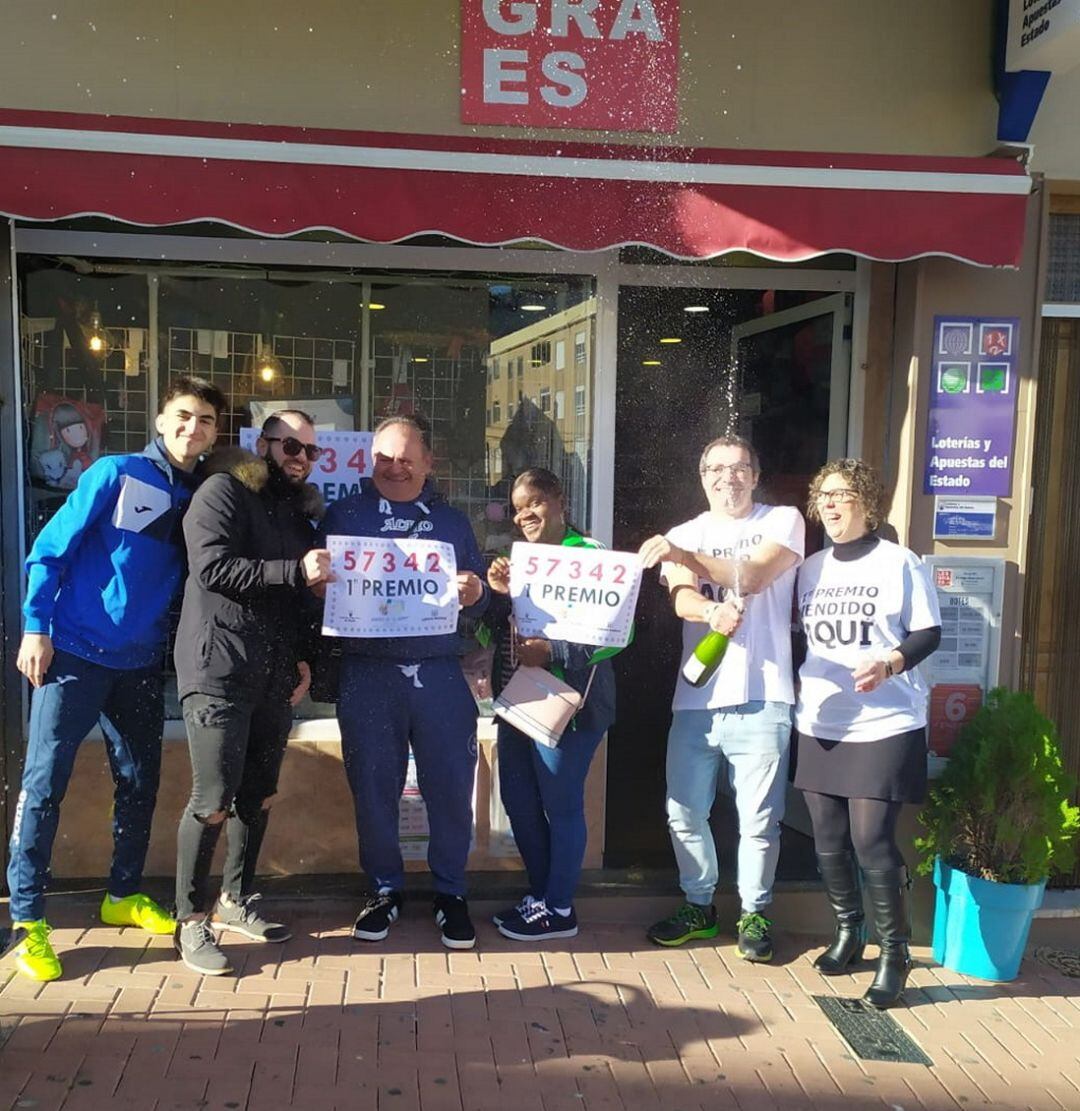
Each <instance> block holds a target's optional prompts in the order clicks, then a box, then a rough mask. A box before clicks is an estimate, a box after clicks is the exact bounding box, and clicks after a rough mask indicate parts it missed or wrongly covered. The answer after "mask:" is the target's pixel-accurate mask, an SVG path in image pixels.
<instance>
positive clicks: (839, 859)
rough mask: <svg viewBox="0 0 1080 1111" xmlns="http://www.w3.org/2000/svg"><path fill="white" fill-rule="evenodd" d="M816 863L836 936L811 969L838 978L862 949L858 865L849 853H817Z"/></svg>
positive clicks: (863, 928) (863, 927)
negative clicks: (833, 919) (834, 920)
mask: <svg viewBox="0 0 1080 1111" xmlns="http://www.w3.org/2000/svg"><path fill="white" fill-rule="evenodd" d="M817 863H818V870H819V871H820V872H821V880H822V883H823V884H824V885H825V894H826V895H827V896H828V899H829V905H830V906H831V907H832V910H833V914H834V915H836V936H835V937H834V938H833V943H832V945H830V946H829V948H828V949H826V950H825V952H824V953H822V954H820V955H819V956H818V958H817V960H815V961H814V967H815V968H816V969H817V970H818V972H821V973H824V975H826V976H839V975H840V974H841V973H844V972H847V971H848V968H849V967H850V966H851V965H853V964H854V963H855V962H856V961H857V960H859V959H860V958H861V957H862V954H863V948H864V946H865V945H866V919H865V916H864V914H863V902H862V889H861V888H860V886H859V864H858V861H857V860H856V859H855V854H854V853H853V852H851V851H850V850H849V851H847V852H842V853H818V857H817Z"/></svg>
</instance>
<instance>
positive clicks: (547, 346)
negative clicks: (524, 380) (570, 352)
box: [532, 340, 551, 366]
mask: <svg viewBox="0 0 1080 1111" xmlns="http://www.w3.org/2000/svg"><path fill="white" fill-rule="evenodd" d="M550 362H551V343H550V342H549V341H547V340H545V341H544V342H543V343H534V344H533V347H532V365H533V366H547V365H548V363H550Z"/></svg>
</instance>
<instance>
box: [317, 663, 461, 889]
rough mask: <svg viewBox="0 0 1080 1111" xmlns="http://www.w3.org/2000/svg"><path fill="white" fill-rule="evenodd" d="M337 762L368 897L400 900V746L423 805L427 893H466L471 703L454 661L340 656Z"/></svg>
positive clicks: (402, 765) (402, 877)
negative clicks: (373, 893) (379, 894)
mask: <svg viewBox="0 0 1080 1111" xmlns="http://www.w3.org/2000/svg"><path fill="white" fill-rule="evenodd" d="M337 714H338V724H339V726H340V728H341V754H342V760H343V763H344V765H345V774H346V776H347V777H348V780H349V787H350V788H351V790H352V794H353V801H354V802H355V804H356V832H357V835H358V837H359V839H360V864H361V867H362V868H363V869H364V871H365V872H366V873H367V875H368V878H369V880H370V881H371V884H372V887H373V888H374V889H375V890H378V889H379V888H383V887H388V888H391V889H392V890H395V891H400V890H401V889H402V887H403V886H404V883H405V866H404V862H403V861H402V857H401V846H400V844H399V842H398V804H399V802H400V800H401V792H402V790H403V789H404V787H405V775H406V772H407V770H408V761H409V745H410V744H411V745H412V750H413V755H414V757H415V758H416V774H417V782H418V786H419V788H420V793H421V794H422V795H423V796H424V802H425V804H426V806H427V813H428V824H429V826H430V830H431V834H430V842H429V844H428V866H429V867H430V869H431V874H432V877H433V879H434V884H435V890H436V891H437V892H439V893H440V894H445V895H464V894H465V865H466V862H467V860H468V856H469V846H470V843H471V840H472V826H473V809H472V799H473V782H474V779H475V775H476V702H475V700H474V699H473V696H472V692H471V691H470V690H469V685H468V683H467V682H466V681H465V677H464V675H463V674H462V672H461V661H460V660H459V659H458V658H457V657H456V656H440V657H437V658H435V659H430V660H421V661H418V662H407V661H401V662H397V661H391V660H380V659H371V658H368V657H365V656H356V655H349V654H346V655H345V656H344V657H343V658H342V661H341V690H340V694H339V699H338V708H337Z"/></svg>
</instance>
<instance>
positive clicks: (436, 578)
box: [322, 536, 459, 637]
mask: <svg viewBox="0 0 1080 1111" xmlns="http://www.w3.org/2000/svg"><path fill="white" fill-rule="evenodd" d="M326 546H327V548H328V549H329V551H330V564H331V567H332V569H333V572H334V575H335V576H336V581H335V582H332V583H330V584H329V586H328V587H327V588H326V609H325V611H324V613H323V629H322V631H323V633H324V635H326V636H339V637H413V636H445V635H447V634H450V633H454V632H456V631H457V620H458V609H459V605H458V593H457V557H456V555H455V553H454V546H453V545H452V544H447V543H444V542H443V541H441V540H416V539H412V538H409V537H402V538H399V539H393V540H392V539H389V538H380V537H371V536H328V537H327V538H326Z"/></svg>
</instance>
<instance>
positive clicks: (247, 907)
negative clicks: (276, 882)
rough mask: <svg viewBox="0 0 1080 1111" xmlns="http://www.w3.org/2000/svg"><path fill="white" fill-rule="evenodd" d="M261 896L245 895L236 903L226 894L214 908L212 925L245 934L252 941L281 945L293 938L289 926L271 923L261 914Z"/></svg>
mask: <svg viewBox="0 0 1080 1111" xmlns="http://www.w3.org/2000/svg"><path fill="white" fill-rule="evenodd" d="M261 898H262V896H261V895H257V894H255V895H245V896H243V897H242V898H241V899H240V901H239V902H238V903H234V902H233V901H232V899H230V898H229V896H228V895H226V894H225V893H224V892H222V894H221V897H220V898H219V899H218V901H217V906H215V907H214V916H213V920H212V921H211V925H212V926H213V928H214V929H216V930H225V931H229V930H231V931H232V932H233V933H237V934H243V935H244V937H247V938H250V939H251V940H252V941H267V942H274V943H277V944H280V943H281V942H283V941H288V940H289V938H290V937H292V931H291V930H290V929H289V927H288V926H284V925H282V924H281V923H280V922H271V921H270V920H269V919H268V918H264V917H263V916H262V915H261V914H260V913H259V908H258V902H259V899H261Z"/></svg>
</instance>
